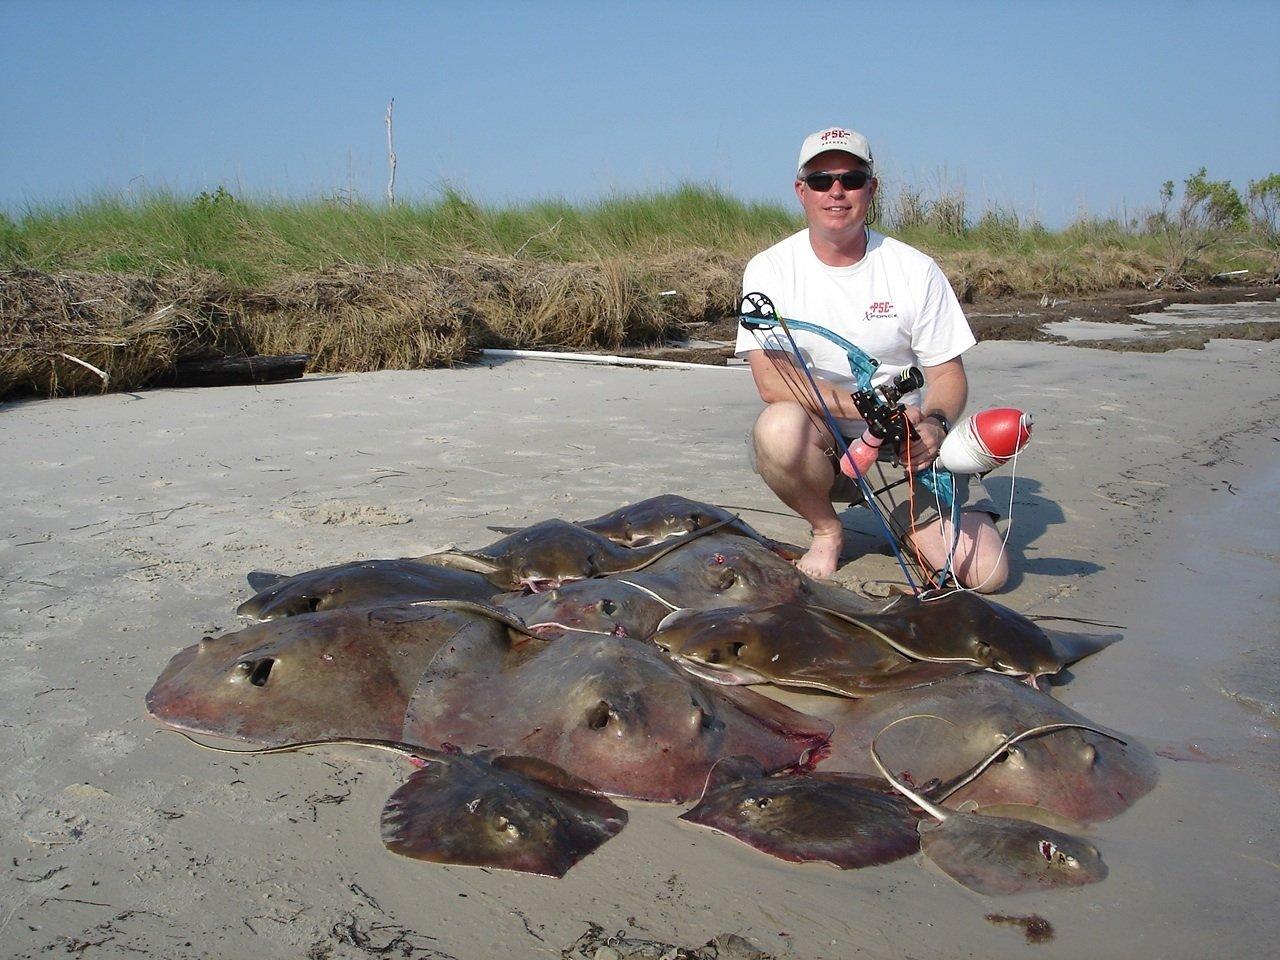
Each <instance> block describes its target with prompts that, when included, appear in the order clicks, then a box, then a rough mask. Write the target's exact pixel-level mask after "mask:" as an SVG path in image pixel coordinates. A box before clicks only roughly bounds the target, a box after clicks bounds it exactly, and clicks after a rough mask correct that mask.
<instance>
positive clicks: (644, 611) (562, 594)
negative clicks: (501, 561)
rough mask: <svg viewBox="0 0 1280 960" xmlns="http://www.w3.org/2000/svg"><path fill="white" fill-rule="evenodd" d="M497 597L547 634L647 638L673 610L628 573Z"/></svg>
mask: <svg viewBox="0 0 1280 960" xmlns="http://www.w3.org/2000/svg"><path fill="white" fill-rule="evenodd" d="M494 602H495V603H497V604H498V605H500V606H502V607H504V608H505V609H507V610H510V611H511V612H512V613H514V614H516V615H517V616H519V617H521V618H522V619H524V620H525V621H526V622H527V623H528V625H529V629H530V630H533V631H535V632H537V633H538V634H539V635H541V636H544V637H548V638H551V637H556V636H562V635H564V634H566V633H601V634H613V635H615V636H624V637H637V638H640V639H644V638H646V637H649V636H650V635H651V634H652V633H653V632H654V631H655V630H656V629H657V628H658V624H659V623H660V622H661V621H662V618H663V617H665V616H666V615H667V614H668V613H670V612H671V607H670V606H669V605H668V604H667V603H665V602H663V601H662V600H661V599H660V598H659V597H657V596H655V595H654V594H653V593H652V592H650V591H647V590H645V589H644V588H642V587H638V586H635V585H633V584H631V583H628V582H627V581H626V579H625V576H624V577H621V578H619V577H597V578H595V579H592V580H574V581H571V582H570V583H566V584H564V585H563V586H560V587H554V588H552V589H551V590H546V591H544V592H542V593H527V594H526V593H506V594H501V595H500V596H498V597H495V598H494Z"/></svg>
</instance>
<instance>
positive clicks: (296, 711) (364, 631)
mask: <svg viewBox="0 0 1280 960" xmlns="http://www.w3.org/2000/svg"><path fill="white" fill-rule="evenodd" d="M462 606H468V605H462ZM511 622H512V623H517V622H518V621H516V620H515V618H514V617H513V618H511ZM508 629H509V625H508V624H505V623H502V622H499V621H497V620H495V619H493V616H492V615H482V614H480V613H477V612H472V611H471V610H470V609H468V610H457V609H448V608H442V607H440V606H436V605H433V604H417V605H405V606H392V607H379V608H372V609H362V608H354V609H338V610H328V611H325V612H322V613H315V614H311V615H308V616H305V617H289V618H287V619H284V620H273V621H269V622H267V623H260V624H253V625H252V626H249V627H247V628H246V629H244V630H240V631H238V632H236V633H229V634H224V635H223V636H220V637H205V638H204V639H203V640H201V641H200V642H199V643H197V644H194V645H193V646H190V647H187V648H186V649H184V650H182V651H180V652H179V653H177V654H176V655H175V656H174V657H173V659H172V660H170V661H169V664H168V666H166V667H165V669H164V672H163V673H162V674H161V675H160V678H159V679H158V680H156V682H155V684H154V686H152V688H151V690H150V692H148V694H147V698H146V703H147V709H148V710H149V711H150V712H151V714H152V715H153V716H154V717H155V718H156V719H157V720H160V721H161V722H162V723H165V724H167V725H169V726H171V727H174V728H176V729H179V730H189V731H191V732H193V733H205V734H211V735H214V736H220V737H230V738H234V739H240V740H248V741H251V742H254V743H263V744H285V743H293V742H296V741H299V740H320V739H326V738H332V737H372V738H377V739H386V740H399V739H401V737H400V734H401V729H402V727H403V725H404V712H405V709H406V707H407V706H408V704H409V698H410V697H411V696H412V695H413V692H414V690H415V689H417V685H418V681H419V679H420V678H421V676H422V673H423V671H424V670H426V669H427V666H428V665H429V664H430V662H431V660H432V658H433V657H434V656H435V654H436V653H437V652H438V651H439V650H440V649H441V647H442V646H443V645H444V644H445V643H447V642H449V641H451V640H454V639H455V638H457V637H460V636H461V635H465V634H467V633H477V634H483V635H485V636H487V637H491V638H493V639H494V641H495V642H501V643H504V644H505V643H507V642H508V637H507V631H508Z"/></svg>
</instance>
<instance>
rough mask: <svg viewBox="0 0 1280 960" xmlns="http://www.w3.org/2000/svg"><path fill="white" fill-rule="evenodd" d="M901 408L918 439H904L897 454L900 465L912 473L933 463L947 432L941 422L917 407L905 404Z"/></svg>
mask: <svg viewBox="0 0 1280 960" xmlns="http://www.w3.org/2000/svg"><path fill="white" fill-rule="evenodd" d="M903 409H904V410H905V412H906V415H907V420H908V422H910V424H911V425H912V426H913V427H915V430H916V433H918V434H919V435H920V439H919V440H908V441H904V442H903V444H902V448H901V449H900V450H899V451H898V454H899V456H900V457H901V458H902V465H903V466H904V467H906V468H907V469H908V470H910V471H911V472H912V473H914V472H916V471H918V470H923V469H925V468H926V467H928V466H929V464H931V463H933V461H934V459H935V458H936V457H937V456H938V449H939V448H940V447H941V446H942V441H943V440H945V439H946V437H947V434H946V431H945V430H943V429H942V424H940V423H938V421H937V420H935V419H933V417H926V416H924V415H923V414H922V413H921V412H920V408H919V407H916V406H907V407H904V408H903Z"/></svg>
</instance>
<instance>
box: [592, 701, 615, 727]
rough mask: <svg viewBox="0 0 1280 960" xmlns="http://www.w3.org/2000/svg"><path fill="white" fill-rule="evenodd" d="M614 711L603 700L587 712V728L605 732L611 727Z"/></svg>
mask: <svg viewBox="0 0 1280 960" xmlns="http://www.w3.org/2000/svg"><path fill="white" fill-rule="evenodd" d="M611 715H612V711H611V710H610V709H609V704H607V703H605V701H603V700H601V701H600V702H599V703H597V704H596V705H595V706H594V707H592V708H591V709H590V710H588V711H587V726H588V727H590V728H591V729H592V730H603V729H604V728H605V727H607V726H608V725H609V717H610V716H611Z"/></svg>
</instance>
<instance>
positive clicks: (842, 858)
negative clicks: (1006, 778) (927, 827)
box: [680, 757, 920, 870]
mask: <svg viewBox="0 0 1280 960" xmlns="http://www.w3.org/2000/svg"><path fill="white" fill-rule="evenodd" d="M680 819H681V820H688V821H689V822H691V823H698V824H702V825H703V826H706V827H711V828H712V829H714V830H719V831H721V832H722V833H727V834H728V835H729V836H731V837H735V838H737V839H738V840H741V841H742V842H743V843H746V844H749V845H750V846H753V847H755V848H756V849H757V850H762V851H764V852H765V853H768V854H770V855H772V856H775V857H779V858H780V859H783V860H792V861H796V862H802V861H809V860H821V861H825V862H827V863H833V864H835V865H836V866H838V867H840V868H841V869H844V870H850V869H855V868H857V867H869V866H873V865H875V864H880V863H891V862H893V861H894V860H900V859H902V858H903V857H905V856H908V855H909V854H912V853H914V852H915V851H916V850H918V849H919V848H920V839H919V835H918V834H917V832H916V822H917V821H916V818H915V817H914V816H912V815H911V813H910V812H909V811H908V810H907V808H906V805H905V804H903V803H902V802H901V801H899V800H897V799H896V798H894V797H892V796H886V795H885V793H884V792H883V790H882V789H877V788H876V785H875V784H874V782H871V781H868V780H867V779H866V778H863V777H858V776H853V775H851V774H840V773H836V774H821V773H817V774H784V775H781V776H772V777H770V776H767V775H766V774H765V771H764V770H762V769H761V767H760V764H759V763H758V762H757V761H755V760H753V759H752V758H750V757H729V758H727V759H725V760H721V761H720V762H719V763H718V764H716V766H715V767H714V768H713V769H712V771H711V774H710V775H709V776H708V778H707V786H706V789H705V790H704V791H703V794H702V798H701V799H700V800H699V801H698V805H697V806H696V807H694V808H693V809H691V810H689V811H687V812H686V813H683V814H681V816H680Z"/></svg>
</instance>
